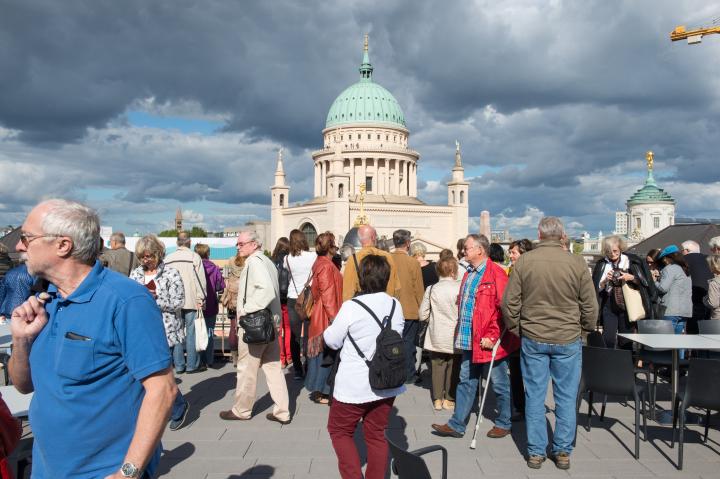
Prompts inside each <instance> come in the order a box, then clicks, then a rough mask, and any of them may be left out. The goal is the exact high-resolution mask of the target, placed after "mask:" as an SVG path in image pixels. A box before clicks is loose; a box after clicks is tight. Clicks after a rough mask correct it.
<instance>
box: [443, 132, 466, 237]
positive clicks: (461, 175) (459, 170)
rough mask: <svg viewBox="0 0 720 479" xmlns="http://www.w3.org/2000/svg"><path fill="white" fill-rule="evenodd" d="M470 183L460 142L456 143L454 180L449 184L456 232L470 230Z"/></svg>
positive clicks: (449, 197) (449, 203)
mask: <svg viewBox="0 0 720 479" xmlns="http://www.w3.org/2000/svg"><path fill="white" fill-rule="evenodd" d="M469 189H470V183H468V182H467V181H465V168H463V165H462V154H461V153H460V142H459V141H457V140H456V141H455V166H454V167H453V169H452V180H451V181H450V182H449V183H448V206H451V207H452V208H453V222H454V223H455V231H467V230H468V213H469V208H468V203H469V198H468V192H469Z"/></svg>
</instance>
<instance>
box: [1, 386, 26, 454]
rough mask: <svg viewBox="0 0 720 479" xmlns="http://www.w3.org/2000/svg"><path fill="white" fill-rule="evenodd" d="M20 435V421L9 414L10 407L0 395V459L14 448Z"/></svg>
mask: <svg viewBox="0 0 720 479" xmlns="http://www.w3.org/2000/svg"><path fill="white" fill-rule="evenodd" d="M21 435H22V428H21V427H20V421H18V420H17V419H15V418H14V417H13V415H12V414H10V409H8V407H7V404H5V401H3V399H2V395H0V459H5V458H6V457H8V456H9V455H10V453H11V452H13V451H14V450H15V447H17V445H18V442H19V441H20V436H21Z"/></svg>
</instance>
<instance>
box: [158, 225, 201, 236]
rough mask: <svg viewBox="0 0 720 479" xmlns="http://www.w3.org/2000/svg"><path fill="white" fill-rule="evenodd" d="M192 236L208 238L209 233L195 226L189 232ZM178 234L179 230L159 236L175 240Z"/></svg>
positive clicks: (161, 233) (162, 233)
mask: <svg viewBox="0 0 720 479" xmlns="http://www.w3.org/2000/svg"><path fill="white" fill-rule="evenodd" d="M189 233H190V236H191V237H193V238H207V237H208V233H207V231H205V230H204V229H202V228H200V227H199V226H193V227H192V229H191V230H190V231H189ZM177 234H178V232H177V230H165V231H161V232H160V233H158V236H159V237H161V238H174V237H176V236H177Z"/></svg>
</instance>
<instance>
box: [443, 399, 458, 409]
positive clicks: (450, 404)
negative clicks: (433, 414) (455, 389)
mask: <svg viewBox="0 0 720 479" xmlns="http://www.w3.org/2000/svg"><path fill="white" fill-rule="evenodd" d="M442 408H443V409H445V410H446V411H454V410H455V401H450V400H449V399H444V400H443V402H442Z"/></svg>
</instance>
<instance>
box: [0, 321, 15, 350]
mask: <svg viewBox="0 0 720 479" xmlns="http://www.w3.org/2000/svg"><path fill="white" fill-rule="evenodd" d="M11 344H12V335H11V334H10V323H7V324H0V349H2V348H9V347H10V345H11Z"/></svg>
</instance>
